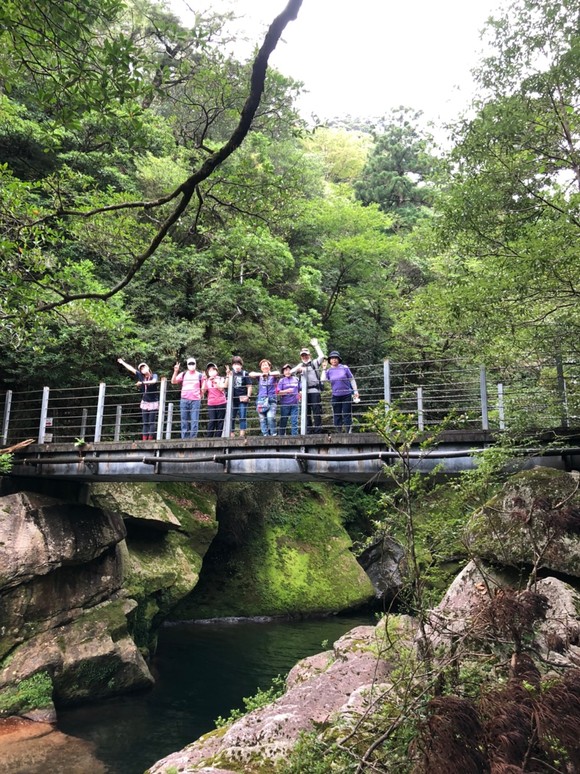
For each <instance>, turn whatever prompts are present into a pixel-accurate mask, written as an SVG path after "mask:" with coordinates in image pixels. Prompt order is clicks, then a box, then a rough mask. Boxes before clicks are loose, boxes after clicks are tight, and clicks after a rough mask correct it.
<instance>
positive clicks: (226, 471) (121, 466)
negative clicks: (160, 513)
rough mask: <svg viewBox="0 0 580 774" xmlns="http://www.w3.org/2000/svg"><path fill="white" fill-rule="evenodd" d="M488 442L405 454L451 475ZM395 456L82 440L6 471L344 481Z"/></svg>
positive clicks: (325, 442) (232, 442)
mask: <svg viewBox="0 0 580 774" xmlns="http://www.w3.org/2000/svg"><path fill="white" fill-rule="evenodd" d="M492 444H493V438H492V437H491V435H490V434H489V433H487V432H483V431H481V432H472V431H469V432H465V431H454V432H448V433H446V434H445V435H444V436H442V438H441V440H440V442H439V443H438V444H437V446H436V447H434V448H432V449H430V450H429V451H427V452H424V451H421V450H419V448H417V449H415V450H413V451H412V452H411V462H412V465H413V468H414V469H415V470H417V471H419V472H422V473H428V472H432V471H433V470H434V469H435V468H437V471H438V472H440V473H442V474H444V475H445V474H446V475H453V474H457V473H460V472H462V471H465V470H469V469H471V468H473V467H474V466H475V459H476V456H477V453H478V452H479V451H481V450H482V449H484V448H486V447H488V446H490V445H492ZM574 451H575V452H576V453H572V452H571V453H566V454H565V455H564V456H562V454H557V453H550V454H549V455H548V456H541V457H539V456H538V457H533V458H530V459H528V460H526V463H525V466H526V467H531V466H533V465H549V466H550V467H558V468H561V469H565V470H571V469H576V470H578V469H580V452H579V450H577V449H576V450H574ZM396 457H397V455H396V454H395V453H394V452H393V451H392V450H390V449H389V448H388V447H387V446H386V445H385V443H384V441H383V440H382V439H381V438H380V437H379V436H376V435H372V434H368V433H364V434H363V433H361V434H352V435H309V436H283V437H273V438H272V437H270V438H263V437H261V436H260V437H248V438H245V439H223V438H218V439H207V438H203V439H201V438H199V439H194V440H190V441H177V440H172V441H144V442H141V441H139V442H124V443H99V444H87V445H86V446H84V447H83V448H81V449H79V448H77V447H75V446H74V444H41V445H39V444H35V445H31V446H28V447H27V448H26V449H25V450H23V451H21V452H19V453H16V454H15V455H14V466H13V469H12V472H11V475H12V476H17V477H35V478H45V479H67V480H77V481H215V482H225V481H321V480H334V481H348V482H359V483H366V482H369V481H371V480H373V479H374V480H383V479H385V478H387V477H388V475H387V474H386V473H385V465H389V464H392V463H393V461H394V460H396Z"/></svg>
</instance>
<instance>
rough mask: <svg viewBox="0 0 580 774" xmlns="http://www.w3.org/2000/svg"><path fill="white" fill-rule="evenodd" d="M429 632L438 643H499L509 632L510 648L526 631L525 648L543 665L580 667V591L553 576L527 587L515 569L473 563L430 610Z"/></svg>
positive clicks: (507, 640) (449, 644) (507, 642)
mask: <svg viewBox="0 0 580 774" xmlns="http://www.w3.org/2000/svg"><path fill="white" fill-rule="evenodd" d="M504 602H505V603H504ZM504 611H506V613H507V616H509V618H507V620H505V615H506V614H504ZM528 615H529V617H528V618H527V619H526V616H528ZM494 619H495V620H494ZM500 627H503V631H500ZM427 631H428V634H429V636H430V638H431V642H432V645H433V646H435V647H436V646H438V645H447V646H454V647H455V646H456V644H457V643H458V642H460V641H463V642H467V641H468V640H479V641H482V642H484V641H486V640H489V641H490V642H491V641H493V642H494V645H495V646H497V643H498V641H499V640H500V639H501V638H502V636H504V637H505V639H506V648H507V651H506V652H508V651H509V652H511V650H513V649H514V647H515V643H514V637H515V638H517V637H518V636H520V635H521V633H522V632H523V633H524V634H525V635H526V649H527V650H528V651H532V652H535V653H536V654H538V655H539V656H540V657H541V660H540V663H543V664H545V665H549V666H555V665H558V666H559V667H570V666H573V667H580V647H579V646H580V593H579V592H578V591H576V590H575V589H574V588H573V587H572V586H570V584H568V583H565V582H564V581H563V580H560V579H558V578H553V577H547V578H540V579H538V580H537V581H536V582H535V583H534V584H533V585H531V586H530V587H529V588H528V587H527V584H524V583H523V581H522V578H521V576H518V575H517V574H516V573H514V572H510V571H509V570H505V569H498V568H497V567H492V566H490V565H487V564H486V563H485V562H481V561H478V562H477V563H475V562H473V561H472V562H469V564H467V566H466V567H465V568H464V569H463V570H462V572H460V573H459V575H458V576H457V577H456V578H455V580H454V581H453V583H452V584H451V586H450V587H449V589H448V590H447V593H446V594H445V596H444V597H443V599H442V600H441V602H440V603H439V605H438V606H437V607H436V608H435V609H434V610H432V611H431V612H430V614H429V624H428V628H427Z"/></svg>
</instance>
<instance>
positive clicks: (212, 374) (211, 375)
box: [207, 368, 217, 379]
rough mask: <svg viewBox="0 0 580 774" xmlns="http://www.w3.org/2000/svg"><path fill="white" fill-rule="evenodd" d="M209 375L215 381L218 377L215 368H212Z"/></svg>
mask: <svg viewBox="0 0 580 774" xmlns="http://www.w3.org/2000/svg"><path fill="white" fill-rule="evenodd" d="M207 375H208V376H209V378H210V379H213V377H214V376H217V371H216V370H215V368H210V369H209V371H208V372H207Z"/></svg>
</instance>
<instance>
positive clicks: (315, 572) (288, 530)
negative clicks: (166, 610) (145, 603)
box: [170, 484, 374, 620]
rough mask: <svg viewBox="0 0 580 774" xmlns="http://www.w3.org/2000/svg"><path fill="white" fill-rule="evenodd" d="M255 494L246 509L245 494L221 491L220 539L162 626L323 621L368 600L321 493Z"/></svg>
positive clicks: (334, 513) (336, 515)
mask: <svg viewBox="0 0 580 774" xmlns="http://www.w3.org/2000/svg"><path fill="white" fill-rule="evenodd" d="M255 491H257V492H259V496H258V495H256V494H254V497H255V501H254V502H252V501H248V498H249V495H248V489H247V487H246V488H243V487H239V488H237V489H236V487H235V485H234V486H232V485H229V488H228V489H227V490H226V491H225V492H224V491H223V490H222V492H221V493H220V497H219V499H218V510H221V511H222V513H223V518H222V513H220V514H219V516H220V532H219V534H218V536H217V538H216V540H215V542H214V543H213V544H212V547H211V549H210V551H209V552H208V555H207V557H206V560H205V562H204V573H203V576H202V578H201V580H200V583H199V585H198V586H196V588H195V590H194V592H193V593H192V594H191V595H190V596H189V597H187V598H185V599H184V600H183V601H182V602H181V603H179V604H178V605H177V606H176V607H175V608H174V610H173V611H172V612H171V613H170V618H173V619H176V620H178V619H181V620H192V619H202V618H216V617H228V616H262V615H270V616H277V615H280V616H283V615H306V614H315V613H329V612H337V611H340V610H347V609H349V608H354V607H357V606H360V605H362V604H363V603H366V602H368V601H370V600H371V599H372V598H373V596H374V591H373V587H372V584H371V582H370V580H369V578H368V576H367V575H366V573H365V572H364V570H363V569H362V568H361V566H360V565H359V564H358V562H357V560H356V558H355V557H354V555H353V553H352V552H351V551H350V548H351V545H352V541H351V539H350V537H349V535H348V533H347V532H346V530H345V529H344V527H343V526H342V523H341V520H340V510H339V505H338V503H337V502H336V501H335V500H334V498H333V495H332V491H331V490H330V489H329V488H327V487H324V486H320V485H315V484H313V485H308V486H307V487H306V486H304V485H283V486H281V485H269V486H268V488H267V489H263V488H262V489H258V490H255ZM236 492H237V493H239V497H237V498H235V493H236ZM226 496H227V497H228V500H227V502H225V498H226ZM234 498H235V499H234ZM244 498H246V499H244Z"/></svg>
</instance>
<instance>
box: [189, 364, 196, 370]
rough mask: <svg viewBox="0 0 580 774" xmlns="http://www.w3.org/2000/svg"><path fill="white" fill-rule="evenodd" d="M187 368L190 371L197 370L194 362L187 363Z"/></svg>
mask: <svg viewBox="0 0 580 774" xmlns="http://www.w3.org/2000/svg"><path fill="white" fill-rule="evenodd" d="M187 370H188V371H195V366H194V365H193V364H192V363H188V364H187Z"/></svg>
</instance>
